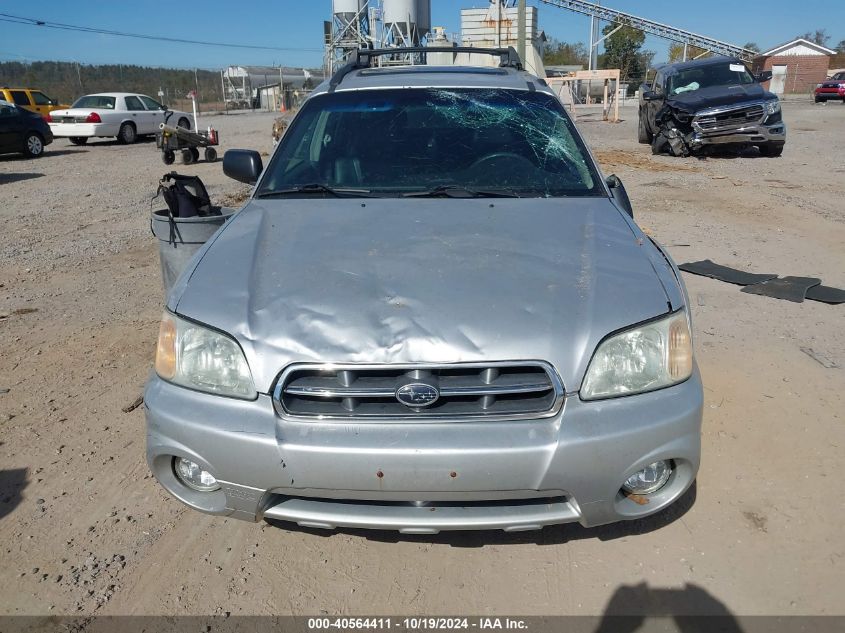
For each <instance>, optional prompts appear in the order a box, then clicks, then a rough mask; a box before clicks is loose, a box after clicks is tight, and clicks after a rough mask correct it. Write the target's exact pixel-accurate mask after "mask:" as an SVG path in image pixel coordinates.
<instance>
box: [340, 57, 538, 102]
mask: <svg viewBox="0 0 845 633" xmlns="http://www.w3.org/2000/svg"><path fill="white" fill-rule="evenodd" d="M424 53H472V54H475V55H492V56H494V57H498V58H499V68H514V69H516V70H523V66H522V60H521V59H520V58H519V53H517V52H516V49H515V48H514V47H513V46H508V47H507V48H476V47H473V46H415V47H396V48H376V49H368V48H361V49H358V50H357V51H355V53H354V54H353V58H352V59H351V60H350V61H349V62H348V63H347V64H346V65H344V66H342V67H341V68H340V69H339V70H338V71H337V72H336V73H335V74H334V75H333V76H332V78H331V81H329V92H331V91H333V90H334V89H335V88H337V86H338V85H340V82H342V81H343V78H344V77H346V75H348V74H349V73H351V72H352V71H353V70H358V69H361V68H369V67H370V65H371V64H372V62H373V59H374V58H376V57H387V56H389V55H407V54H424Z"/></svg>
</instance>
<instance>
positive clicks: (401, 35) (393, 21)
mask: <svg viewBox="0 0 845 633" xmlns="http://www.w3.org/2000/svg"><path fill="white" fill-rule="evenodd" d="M419 5H420V3H419V0H384V7H383V14H382V20H383V21H384V34H385V40H386V41H385V44H389V45H392V46H417V45H418V44H419V43H420V35H419V32H418V31H417V23H418V22H419Z"/></svg>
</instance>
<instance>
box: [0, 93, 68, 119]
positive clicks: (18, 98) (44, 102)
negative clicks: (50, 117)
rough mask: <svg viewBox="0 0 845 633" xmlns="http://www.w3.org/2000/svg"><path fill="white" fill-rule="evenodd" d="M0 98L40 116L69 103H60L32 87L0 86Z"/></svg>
mask: <svg viewBox="0 0 845 633" xmlns="http://www.w3.org/2000/svg"><path fill="white" fill-rule="evenodd" d="M0 100H3V101H8V102H9V103H14V104H15V105H16V106H18V107H20V108H25V109H27V110H29V111H31V112H37V113H38V114H40V115H41V116H47V114H49V113H50V112H52V111H53V110H62V109H65V108H69V107H70V106H69V105H65V104H61V103H59V102H58V100H56V99H51V98H50V97H48V96H47V95H45V94H44V93H43V92H41V91H40V90H35V89H33V88H9V87H8V86H3V87H2V88H0Z"/></svg>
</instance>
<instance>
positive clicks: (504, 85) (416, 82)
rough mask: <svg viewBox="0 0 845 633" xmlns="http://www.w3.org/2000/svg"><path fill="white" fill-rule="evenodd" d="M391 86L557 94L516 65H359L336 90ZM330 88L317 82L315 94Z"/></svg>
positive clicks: (328, 81) (329, 84) (328, 85)
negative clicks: (370, 66)
mask: <svg viewBox="0 0 845 633" xmlns="http://www.w3.org/2000/svg"><path fill="white" fill-rule="evenodd" d="M390 88H492V89H499V90H525V91H528V90H536V91H542V92H546V93H549V94H552V95H553V94H554V92H553V91H552V90H551V89H550V88H548V86H547V84H546V82H545V81H544V80H543V79H540V78H538V77H536V76H534V75H532V74H531V73H528V72H525V71H523V70H517V69H515V68H508V67H504V68H502V67H499V68H497V67H492V66H491V67H488V66H427V65H416V66H381V67H373V68H357V69H355V70H352V71H351V72H349V74H347V75H345V76H344V77H343V81H341V82H340V84H338V85H337V86H336V87H335V89H334V91H335V92H347V91H353V90H376V89H381V90H386V89H390ZM330 91H332V90H331V80H330V79H329V80H326V81H324V82H323V83H321V84H320V85H319V86H317V88H315V89H314V92H313V93H312V96H317V95H319V94H324V93H326V92H330Z"/></svg>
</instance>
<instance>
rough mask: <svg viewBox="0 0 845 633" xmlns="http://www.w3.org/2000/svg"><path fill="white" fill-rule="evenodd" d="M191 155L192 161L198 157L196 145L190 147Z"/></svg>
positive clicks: (195, 160)
mask: <svg viewBox="0 0 845 633" xmlns="http://www.w3.org/2000/svg"><path fill="white" fill-rule="evenodd" d="M191 156H192V157H193V159H194V160H193V162H195V163H196V162H198V161H199V159H200V151H199V149H197V148H196V147H192V148H191Z"/></svg>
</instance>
